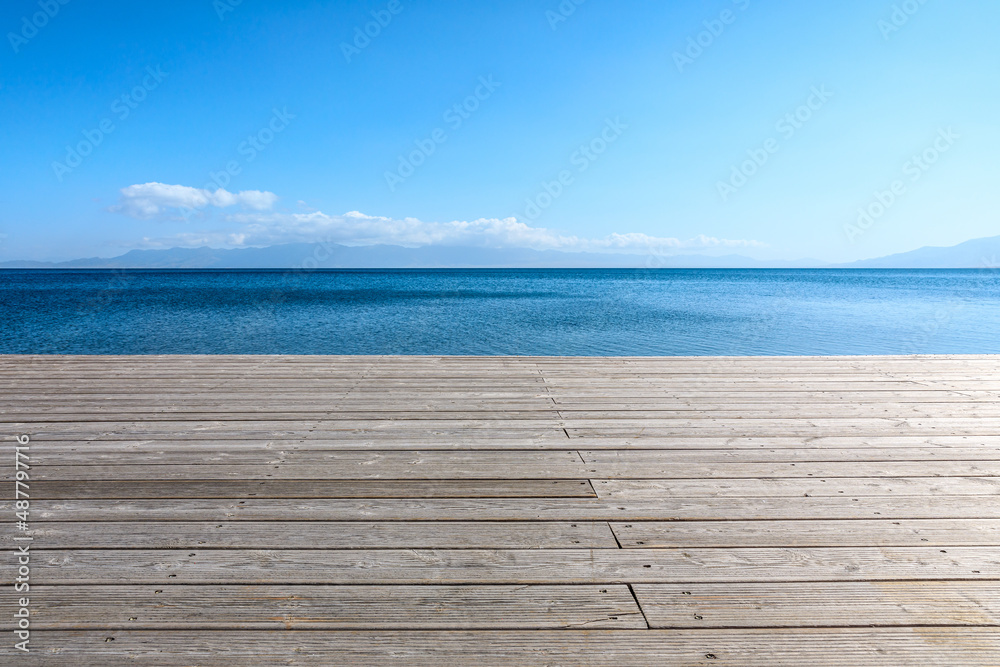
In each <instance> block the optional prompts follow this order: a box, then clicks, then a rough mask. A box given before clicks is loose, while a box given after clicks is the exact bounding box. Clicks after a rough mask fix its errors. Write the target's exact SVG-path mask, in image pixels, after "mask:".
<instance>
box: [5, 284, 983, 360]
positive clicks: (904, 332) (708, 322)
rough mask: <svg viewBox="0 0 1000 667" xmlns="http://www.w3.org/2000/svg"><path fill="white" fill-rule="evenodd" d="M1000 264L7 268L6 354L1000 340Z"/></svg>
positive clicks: (833, 350) (733, 349) (838, 348)
mask: <svg viewBox="0 0 1000 667" xmlns="http://www.w3.org/2000/svg"><path fill="white" fill-rule="evenodd" d="M998 274H1000V272H998V271H878V270H869V271H822V270H815V271H814V270H788V271H784V270H774V271H744V270H662V271H644V270H635V271H633V270H583V271H578V270H478V271H466V270H440V271H422V270H414V271H360V270H359V271H329V272H313V273H308V274H299V275H290V274H288V273H286V272H282V271H183V272H165V271H124V272H123V271H108V272H102V271H58V272H55V271H47V272H34V271H0V318H2V319H0V353H53V354H57V353H73V354H167V353H200V354H234V353H243V354H276V353H280V354H433V355H439V354H500V355H509V354H523V355H716V354H718V355H787V354H909V353H1000V275H998Z"/></svg>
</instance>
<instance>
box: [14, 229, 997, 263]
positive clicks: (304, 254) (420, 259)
mask: <svg viewBox="0 0 1000 667" xmlns="http://www.w3.org/2000/svg"><path fill="white" fill-rule="evenodd" d="M0 268H6V269H290V268H291V269H295V268H307V269H313V268H324V269H348V268H351V269H380V268H400V269H424V268H734V269H744V268H788V269H791V268H851V269H876V268H878V269H883V268H885V269H983V268H1000V236H995V237H991V238H985V239H975V240H972V241H967V242H965V243H962V244H960V245H957V246H952V247H949V248H935V247H925V248H920V249H919V250H913V251H911V252H905V253H900V254H897V255H889V256H888V257H880V258H878V259H867V260H862V261H860V262H853V263H850V264H838V265H830V264H824V263H822V262H819V261H815V260H801V261H796V262H783V261H760V260H755V259H752V258H750V257H743V256H742V255H726V256H722V257H711V256H708V255H673V256H652V255H621V254H611V253H571V252H558V251H554V250H545V251H539V250H528V249H521V248H513V249H493V248H463V247H441V246H427V247H423V248H404V247H402V246H390V245H374V246H358V247H354V246H342V245H333V246H326V247H325V248H324V247H320V246H318V245H314V244H309V243H291V244H285V245H276V246H270V247H267V248H238V249H233V250H220V249H215V248H171V249H169V250H132V251H130V252H127V253H125V254H124V255H121V256H119V257H112V258H99V257H92V258H88V259H75V260H71V261H68V262H33V261H13V262H0Z"/></svg>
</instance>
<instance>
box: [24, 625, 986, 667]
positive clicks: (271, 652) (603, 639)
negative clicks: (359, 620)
mask: <svg viewBox="0 0 1000 667" xmlns="http://www.w3.org/2000/svg"><path fill="white" fill-rule="evenodd" d="M32 647H33V648H32V654H31V655H28V656H23V655H22V656H18V664H25V665H52V664H54V661H62V664H73V665H74V667H117V666H118V665H126V664H128V665H156V666H157V667H190V665H194V664H196V665H199V666H201V667H230V666H231V665H234V664H239V665H278V664H280V665H287V666H289V667H298V666H302V665H308V666H318V665H322V666H326V667H328V666H329V665H363V666H365V667H368V666H377V665H407V666H408V667H409V666H412V667H440V666H441V665H470V666H473V667H475V666H482V665H490V666H491V667H526V666H529V665H531V666H535V665H537V666H543V665H587V666H592V667H604V666H606V665H608V664H616V663H617V664H622V665H629V666H636V667H640V666H649V667H662V666H663V665H705V666H707V665H712V666H716V667H717V666H720V665H721V666H723V667H775V666H787V667H792V666H797V665H817V666H820V667H826V666H830V667H847V666H854V665H862V664H863V665H870V666H872V667H927V665H949V666H950V667H987V666H995V665H997V664H1000V646H998V644H997V641H996V629H995V628H954V627H946V628H935V627H916V628H836V629H835V628H816V629H793V630H784V629H783V630H774V629H742V630H741V629H720V630H711V631H705V630H677V631H675V630H539V631H535V632H510V631H498V630H492V631H486V630H479V631H423V632H419V631H409V632H400V631H374V630H369V631H313V632H287V631H243V632H235V631H234V632H226V631H216V630H202V631H187V632H165V631H139V630H120V631H39V632H38V633H37V635H34V636H33V640H32ZM8 650H12V649H8ZM67 660H70V661H71V663H66V661H67Z"/></svg>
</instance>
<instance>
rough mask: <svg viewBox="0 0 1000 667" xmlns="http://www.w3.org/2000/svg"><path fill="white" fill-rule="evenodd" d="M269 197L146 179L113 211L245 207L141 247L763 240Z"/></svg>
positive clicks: (650, 247)
mask: <svg viewBox="0 0 1000 667" xmlns="http://www.w3.org/2000/svg"><path fill="white" fill-rule="evenodd" d="M276 200H277V197H276V196H275V195H274V194H273V193H270V192H257V191H247V192H240V193H239V194H232V193H230V192H226V191H225V190H217V191H215V192H214V193H211V192H209V191H207V190H199V189H197V188H190V187H186V186H182V185H164V184H162V183H146V184H145V185H132V186H129V187H127V188H124V189H123V190H122V203H121V204H120V205H119V206H117V207H115V210H118V211H120V212H122V213H125V214H127V215H131V216H133V217H137V218H149V217H153V216H155V215H157V214H159V213H160V212H162V211H163V210H164V209H167V208H183V207H187V208H205V207H209V206H213V207H219V208H224V207H228V206H233V205H235V204H241V205H242V206H243V207H244V208H247V209H252V210H253V212H243V213H234V214H231V215H228V216H226V217H225V220H226V222H227V223H228V227H229V228H228V229H225V230H220V231H211V232H195V233H185V234H181V235H178V236H175V237H172V238H162V239H149V238H147V239H145V240H144V245H145V246H146V247H169V246H176V245H182V246H192V247H193V246H204V245H209V246H213V247H247V246H269V245H278V244H281V243H320V242H322V243H338V244H342V245H350V246H362V245H377V244H384V245H399V246H407V247H419V246H471V247H479V248H530V249H533V250H561V251H565V252H601V253H609V252H610V253H623V254H675V253H677V252H679V251H683V250H686V249H726V248H732V249H737V248H761V247H765V244H763V243H760V242H758V241H748V240H731V239H719V238H714V237H709V236H704V235H699V236H696V237H694V238H691V239H686V240H682V239H678V238H673V237H659V236H650V235H648V234H643V233H638V232H629V233H614V234H610V235H608V236H605V237H601V238H586V237H580V236H576V235H567V234H562V233H559V232H556V231H554V230H550V229H546V228H544V227H532V226H530V225H527V224H525V223H523V222H520V221H518V220H517V219H516V218H503V219H498V218H480V219H478V220H472V221H452V222H424V221H421V220H418V219H416V218H402V219H399V218H387V217H382V216H372V215H365V214H364V213H360V212H358V211H350V212H348V213H344V214H343V215H328V214H326V213H323V212H321V211H317V210H311V211H309V212H303V213H278V212H270V211H268V209H270V208H271V206H272V205H273V204H274V203H275V201H276ZM302 204H304V202H299V205H300V207H301V206H302ZM303 208H305V207H303Z"/></svg>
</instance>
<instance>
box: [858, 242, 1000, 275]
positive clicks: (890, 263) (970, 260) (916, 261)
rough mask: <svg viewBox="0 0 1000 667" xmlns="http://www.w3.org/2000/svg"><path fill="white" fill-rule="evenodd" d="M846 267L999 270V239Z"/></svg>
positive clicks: (873, 260)
mask: <svg viewBox="0 0 1000 667" xmlns="http://www.w3.org/2000/svg"><path fill="white" fill-rule="evenodd" d="M843 266H844V267H846V268H851V269H997V268H1000V236H992V237H990V238H985V239H973V240H972V241H966V242H965V243H960V244H958V245H956V246H951V247H947V248H938V247H932V246H926V247H923V248H920V249H918V250H912V251H910V252H903V253H899V254H898V255H889V256H888V257H879V258H877V259H865V260H862V261H860V262H853V263H851V264H844V265H843Z"/></svg>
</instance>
